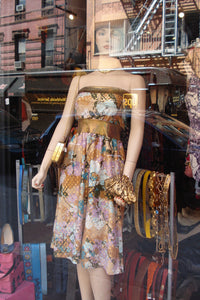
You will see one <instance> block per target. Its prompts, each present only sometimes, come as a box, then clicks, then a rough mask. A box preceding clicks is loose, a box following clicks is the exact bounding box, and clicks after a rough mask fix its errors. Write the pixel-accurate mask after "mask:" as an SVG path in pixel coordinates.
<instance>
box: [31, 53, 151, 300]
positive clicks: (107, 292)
mask: <svg viewBox="0 0 200 300" xmlns="http://www.w3.org/2000/svg"><path fill="white" fill-rule="evenodd" d="M92 68H94V69H95V71H94V72H92V73H90V74H88V75H84V76H81V77H80V78H79V77H78V76H76V77H74V78H73V80H72V83H71V86H70V89H69V93H68V96H67V101H66V105H65V107H64V111H63V115H62V118H61V120H60V122H59V124H58V125H57V127H56V129H55V132H54V134H53V137H52V139H51V141H50V143H49V146H48V149H47V151H46V153H45V156H44V158H43V161H42V164H41V166H40V170H39V172H38V174H36V175H35V177H34V178H33V179H32V186H33V188H36V189H42V188H43V186H44V180H45V178H46V175H47V171H48V168H49V167H50V165H51V157H52V153H53V151H54V149H55V147H56V145H57V143H58V142H62V141H65V139H66V137H67V136H68V135H69V133H70V129H71V127H72V124H73V120H74V111H76V113H79V110H80V113H82V108H80V109H79V107H78V106H77V103H78V101H79V99H81V97H82V96H83V97H85V98H84V99H85V100H84V101H90V100H91V99H92V98H91V93H90V92H89V90H90V89H91V87H98V88H100V90H101V89H103V90H104V89H108V90H109V93H111V94H112V89H113V91H114V90H116V89H120V90H122V91H123V93H133V94H135V95H136V98H137V100H138V101H137V105H134V106H133V107H132V110H131V130H130V135H129V140H128V148H127V153H126V158H125V159H124V157H123V153H124V152H123V149H122V146H121V142H120V141H117V145H118V146H119V149H120V151H121V152H120V153H121V154H120V155H121V156H119V157H117V159H116V160H115V162H116V167H115V165H114V167H113V165H112V167H108V169H105V168H106V167H105V166H103V169H102V170H101V172H104V174H105V172H107V173H106V174H107V175H105V176H107V177H109V176H108V173H109V172H113V175H118V173H120V174H121V175H122V174H125V175H127V176H128V177H129V179H130V180H131V179H132V177H133V174H134V171H135V168H136V164H137V160H138V156H139V153H140V150H141V146H142V142H143V131H144V116H145V99H146V97H145V89H146V88H145V83H144V80H143V78H142V77H141V76H138V75H132V74H130V73H128V72H125V71H123V70H122V69H121V70H119V68H121V64H120V61H119V60H118V59H116V58H112V57H106V56H99V57H96V58H95V59H94V60H93V61H92ZM115 69H118V70H115ZM109 70H111V71H109ZM84 89H86V90H87V91H86V92H85V91H84ZM79 91H81V92H80V93H79ZM110 91H111V92H110ZM94 93H96V92H95V91H94ZM77 95H78V97H77ZM95 95H97V96H98V97H101V93H99V92H98V93H97V94H95ZM104 95H108V94H104ZM109 95H110V94H109ZM112 95H114V92H113V94H112ZM88 97H89V98H88ZM117 97H118V96H117ZM88 99H89V100H88ZM102 99H103V98H101V99H100V101H99V102H98V100H97V102H95V105H96V106H95V107H97V106H98V105H99V104H102V103H103V102H102V101H103V100H102ZM117 99H118V98H117ZM80 103H81V102H80ZM85 103H86V102H84V105H83V110H84V109H85V108H87V103H86V104H85ZM109 103H110V102H109ZM88 105H90V102H89V104H88ZM119 107H121V108H122V105H121V103H119ZM119 107H118V108H119ZM95 109H96V108H95ZM90 110H92V108H91V106H90ZM90 110H88V111H90ZM86 111H87V110H86ZM102 111H103V113H104V111H105V110H104V109H103V110H102ZM108 112H109V113H108V115H107V116H106V118H107V119H109V120H111V122H112V111H111V114H110V110H109V109H108ZM119 112H120V110H119ZM82 117H83V115H82ZM103 117H104V116H103ZM86 118H87V117H86ZM113 118H114V119H115V118H116V119H115V120H118V119H119V120H120V122H121V119H122V118H121V116H120V117H118V116H117V117H116V116H113ZM114 119H113V120H114ZM84 134H85V133H82V132H81V133H80V134H79V133H78V134H77V135H76V136H75V137H73V138H72V139H71V140H70V141H69V143H68V152H67V154H66V157H67V155H68V154H70V151H71V152H73V151H76V149H78V147H79V144H78V143H79V142H78V143H77V144H76V145H75V146H74V144H73V143H74V140H76V139H77V140H78V139H79V138H80V137H81V136H84ZM86 135H87V136H89V137H90V138H93V137H94V135H93V136H92V135H90V133H88V134H86ZM97 135H98V134H97ZM97 138H98V139H99V141H101V139H102V137H101V136H100V137H97ZM103 138H104V137H103ZM108 139H109V140H110V142H109V143H111V142H113V141H114V143H115V141H116V140H115V138H112V139H110V137H108ZM81 141H82V140H81ZM94 141H95V140H94ZM104 141H105V145H107V144H106V143H107V142H106V141H107V138H106V139H105V140H104ZM80 143H81V142H80ZM109 145H110V144H109ZM118 146H117V147H118ZM71 147H72V148H71ZM73 147H74V148H73ZM91 147H92V146H91ZM98 147H99V143H98V144H97V145H96V146H95V148H94V149H93V151H92V153H91V155H95V154H94V153H96V151H97V152H98ZM106 147H107V146H106ZM71 149H73V150H71ZM88 149H89V150H90V148H88ZM89 150H88V151H86V154H85V155H86V156H89ZM77 151H78V150H77ZM79 153H80V152H77V153H76V156H77V157H78V155H79ZM73 154H74V152H73ZM106 155H107V154H106ZM114 155H115V154H114ZM76 156H75V157H76ZM68 157H69V156H68ZM73 157H74V156H73ZM67 159H68V158H67ZM67 159H66V160H64V164H65V162H66V166H67ZM77 159H78V158H77ZM88 159H89V158H88ZM98 159H99V156H97V160H98ZM106 159H107V158H106ZM111 159H113V156H112V157H111ZM80 161H81V160H80ZM96 162H97V161H93V162H92V163H94V164H95V163H96ZM73 163H74V161H73ZM75 164H76V160H75ZM101 164H102V165H103V164H104V160H103V161H102V162H101ZM66 166H65V167H66ZM67 167H68V166H67ZM67 167H66V168H67ZM74 170H75V171H76V169H74ZM77 170H78V168H77ZM62 172H63V173H62ZM96 173H97V171H96V170H95V171H94V172H93V173H91V174H92V176H93V175H94V176H93V178H94V177H95V176H96ZM64 174H66V169H65V168H63V170H61V178H60V181H61V182H62V180H63V178H64V177H63V176H65V175H64ZM73 174H74V173H73ZM99 174H100V173H99ZM73 176H74V175H73ZM98 176H100V175H98V174H97V176H96V177H98ZM96 177H95V178H96ZM74 178H75V177H74ZM94 180H96V179H94ZM81 183H82V182H81ZM74 184H75V181H74ZM72 185H73V183H72ZM101 193H102V191H100V194H99V196H97V198H95V201H97V207H99V206H100V205H101V203H104V205H103V206H104V207H105V206H106V205H109V207H112V209H111V211H112V213H111V216H110V217H111V218H112V214H113V211H114V212H115V214H116V213H117V218H118V219H117V221H116V222H119V223H118V227H114V228H115V229H116V228H117V234H115V233H114V232H113V233H112V232H111V236H112V237H113V241H112V243H113V244H112V245H111V246H110V248H109V249H106V247H104V248H105V249H104V248H103V251H105V253H106V254H105V255H107V250H109V251H108V254H109V253H110V254H109V255H111V258H112V255H114V256H113V258H112V261H113V260H115V261H116V263H113V264H112V263H110V262H109V264H108V265H104V261H105V264H106V261H107V259H108V257H109V255H108V256H106V258H105V259H104V258H102V259H101V257H99V256H98V254H96V252H95V251H96V250H95V249H93V251H94V255H93V254H92V253H93V252H92V253H91V252H90V251H89V252H90V253H91V257H95V258H94V259H95V262H96V261H97V263H96V265H92V266H91V265H90V266H89V267H87V266H88V263H89V262H90V261H89V260H88V261H86V262H85V257H84V259H81V258H79V259H77V261H76V262H74V263H76V264H77V272H78V280H79V285H80V290H81V296H82V300H100V299H101V300H102V299H104V300H109V299H110V297H111V278H112V275H115V274H118V273H121V272H123V258H120V259H119V257H118V254H117V255H116V253H118V252H119V255H120V256H122V253H123V251H122V245H121V243H122V242H121V241H122V222H123V211H124V209H123V207H119V206H117V205H116V203H114V202H113V201H110V200H106V201H104V199H103V200H102V196H101V195H102V194H101ZM89 195H90V194H89ZM60 199H62V200H60ZM63 199H64V197H63V195H62V196H58V204H57V205H58V206H59V205H61V204H60V203H61V202H60V201H64V202H67V200H66V199H69V203H68V204H67V205H68V206H67V209H66V211H67V212H66V213H67V214H70V213H71V209H72V208H73V207H74V206H73V205H74V204H72V205H71V202H70V201H71V198H70V195H68V196H67V198H66V199H64V200H63ZM88 199H89V198H88ZM65 200H66V201H65ZM84 201H85V199H84ZM91 201H93V199H89V200H87V202H86V201H85V202H86V203H85V202H84V205H85V207H89V205H90V202H91ZM98 201H99V202H98ZM102 201H103V202H102ZM108 201H109V202H108ZM87 209H88V210H89V208H87ZM95 209H96V207H95ZM102 209H104V208H102ZM96 211H97V210H96ZM98 212H99V210H98ZM104 212H105V211H104ZM73 213H74V212H72V214H73ZM109 213H110V211H109ZM91 214H92V210H91ZM91 214H90V216H91ZM78 217H79V216H77V220H78ZM98 217H99V218H100V219H102V215H101V213H100V216H98ZM110 217H109V218H110ZM95 218H96V215H95ZM59 220H60V215H59V212H58V209H57V211H56V220H55V224H54V237H53V242H52V247H53V248H54V250H55V254H56V249H57V244H56V234H55V232H56V228H57V227H56V226H57V224H58V222H59ZM85 220H86V219H85ZM63 222H64V221H63V219H62V223H63ZM74 222H75V221H74ZM91 222H93V220H92V221H91ZM86 223H87V222H86ZM92 224H93V223H92ZM96 225H97V227H98V226H100V225H101V223H98V224H96ZM75 226H76V224H75ZM84 226H85V227H84V236H85V231H86V229H87V226H89V225H87V224H86V225H84ZM111 226H117V225H115V224H114V225H113V222H111ZM107 227H108V225H105V227H104V228H105V230H107ZM66 228H67V229H66V230H70V229H69V228H70V226H69V227H66ZM62 230H63V228H61V231H62ZM76 230H79V229H77V228H76V229H75V231H76ZM88 230H89V229H88ZM98 230H99V228H98V229H97V230H95V231H94V232H92V231H91V232H92V233H91V235H92V238H93V234H94V236H95V234H96V232H98ZM88 232H89V231H88ZM106 232H107V231H106ZM63 234H64V233H63ZM70 234H73V233H70ZM70 234H68V236H69V235H70ZM118 235H119V236H118ZM68 236H67V238H68ZM84 236H83V239H82V240H81V241H76V240H75V241H74V240H73V246H74V245H75V244H77V243H79V242H80V243H82V248H81V249H83V247H85V244H84V245H83V243H84V241H83V240H84ZM111 236H110V237H109V238H108V240H110V238H111V240H112V237H111ZM115 236H116V241H115ZM87 237H88V238H89V239H90V235H87ZM97 238H98V237H97ZM94 239H95V240H96V236H95V238H94ZM94 239H93V240H94ZM105 240H107V236H106V235H105ZM64 242H65V241H64ZM117 243H119V245H117V246H116V245H115V244H117ZM105 244H106V242H105ZM70 245H71V244H70ZM90 245H91V244H90ZM74 247H75V246H74ZM84 249H85V248H84ZM113 249H114V250H113ZM119 249H120V250H119ZM89 250H90V249H89ZM73 251H74V250H73ZM84 251H85V250H84ZM110 251H111V252H110ZM89 252H88V253H89ZM88 253H87V252H86V256H87V255H88ZM97 253H98V249H97ZM102 253H103V252H102ZM82 254H83V250H82V253H81V255H82ZM62 255H63V256H62ZM100 255H101V254H100ZM115 255H116V257H115ZM59 257H67V253H64V254H60V252H59ZM69 258H70V259H71V257H69ZM89 259H91V258H89ZM100 260H101V263H99V261H100ZM102 261H103V263H102ZM110 265H111V267H110Z"/></svg>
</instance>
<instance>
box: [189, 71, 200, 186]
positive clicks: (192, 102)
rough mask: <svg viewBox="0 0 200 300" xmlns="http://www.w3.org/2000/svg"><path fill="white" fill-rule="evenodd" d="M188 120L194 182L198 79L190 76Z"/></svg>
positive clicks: (199, 166)
mask: <svg viewBox="0 0 200 300" xmlns="http://www.w3.org/2000/svg"><path fill="white" fill-rule="evenodd" d="M185 103H186V106H187V109H188V116H189V120H190V136H189V139H190V143H189V151H188V152H189V156H190V163H191V168H192V174H193V177H194V179H195V180H197V181H200V79H199V78H198V77H196V76H192V77H191V78H190V82H189V89H188V92H187V94H186V96H185Z"/></svg>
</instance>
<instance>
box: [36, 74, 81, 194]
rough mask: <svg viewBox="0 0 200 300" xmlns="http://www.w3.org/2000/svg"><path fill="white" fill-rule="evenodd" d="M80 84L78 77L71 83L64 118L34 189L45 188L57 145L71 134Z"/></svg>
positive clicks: (54, 136) (49, 148) (37, 175)
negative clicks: (45, 181) (44, 183)
mask: <svg viewBox="0 0 200 300" xmlns="http://www.w3.org/2000/svg"><path fill="white" fill-rule="evenodd" d="M78 82H79V77H78V76H77V77H75V78H74V79H73V80H72V82H71V85H70V89H69V92H68V96H67V100H66V103H65V107H64V110H63V114H62V118H61V120H60V121H59V123H58V125H57V126H56V129H55V131H54V134H53V136H52V138H51V141H50V143H49V146H48V148H47V150H46V153H45V155H44V158H43V160H42V163H41V166H40V170H39V172H38V174H36V176H35V177H34V178H33V180H32V186H33V187H34V188H41V187H42V186H43V182H44V180H45V178H46V175H47V172H48V169H49V167H50V165H51V158H52V154H53V152H54V149H55V147H56V145H57V143H58V142H64V141H65V140H66V138H67V136H68V135H69V133H70V130H71V128H72V125H73V120H74V104H75V98H76V95H77V92H78Z"/></svg>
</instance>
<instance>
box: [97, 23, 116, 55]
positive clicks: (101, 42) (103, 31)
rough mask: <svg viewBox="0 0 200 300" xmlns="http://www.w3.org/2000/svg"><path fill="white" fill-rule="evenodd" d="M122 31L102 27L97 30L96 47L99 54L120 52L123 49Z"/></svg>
mask: <svg viewBox="0 0 200 300" xmlns="http://www.w3.org/2000/svg"><path fill="white" fill-rule="evenodd" d="M121 36H122V35H121V31H120V29H117V28H112V29H109V28H108V27H101V28H99V29H97V30H96V45H97V50H98V53H99V54H108V53H112V52H116V51H119V50H120V48H121Z"/></svg>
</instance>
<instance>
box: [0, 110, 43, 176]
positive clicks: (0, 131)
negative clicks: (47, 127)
mask: <svg viewBox="0 0 200 300" xmlns="http://www.w3.org/2000/svg"><path fill="white" fill-rule="evenodd" d="M40 135H41V133H40V132H39V131H38V130H36V129H33V128H31V127H28V129H27V130H26V131H22V126H21V122H20V121H19V120H17V119H16V118H15V117H14V116H12V115H11V114H9V113H8V112H7V111H5V110H3V109H0V155H1V164H0V170H1V171H4V172H7V171H14V170H15V161H16V160H17V159H19V160H21V159H22V158H24V159H25V161H26V163H35V159H36V158H35V155H36V153H37V147H38V139H39V137H40Z"/></svg>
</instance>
